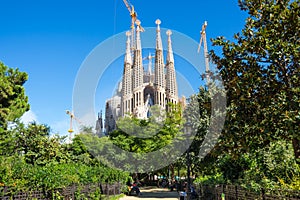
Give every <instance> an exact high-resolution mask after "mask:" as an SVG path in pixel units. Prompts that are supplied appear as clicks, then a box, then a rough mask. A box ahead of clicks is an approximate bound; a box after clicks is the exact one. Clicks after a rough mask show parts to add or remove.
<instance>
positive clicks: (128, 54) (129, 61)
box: [124, 31, 132, 65]
mask: <svg viewBox="0 0 300 200" xmlns="http://www.w3.org/2000/svg"><path fill="white" fill-rule="evenodd" d="M130 35H131V33H130V32H129V31H127V32H126V36H127V42H126V55H125V59H124V62H125V64H130V65H131V64H132V58H131V51H130Z"/></svg>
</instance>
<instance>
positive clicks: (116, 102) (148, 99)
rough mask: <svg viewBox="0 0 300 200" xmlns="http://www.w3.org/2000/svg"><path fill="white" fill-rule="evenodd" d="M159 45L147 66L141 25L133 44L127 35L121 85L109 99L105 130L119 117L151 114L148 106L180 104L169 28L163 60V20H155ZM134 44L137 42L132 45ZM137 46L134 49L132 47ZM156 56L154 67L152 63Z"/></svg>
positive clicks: (164, 106)
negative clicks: (161, 21) (161, 22)
mask: <svg viewBox="0 0 300 200" xmlns="http://www.w3.org/2000/svg"><path fill="white" fill-rule="evenodd" d="M156 25H157V28H156V48H155V56H151V54H150V55H149V56H148V57H146V59H148V60H149V63H148V66H147V69H144V67H143V63H142V62H143V57H142V47H141V37H140V32H141V30H140V27H139V26H137V28H136V32H135V35H134V36H135V37H134V41H133V43H132V42H131V41H130V38H131V36H130V34H129V32H127V33H126V35H127V43H126V53H125V58H124V70H123V77H122V83H121V87H119V88H118V91H117V93H116V95H115V96H113V97H112V98H111V99H108V100H107V101H106V108H105V130H106V132H107V133H109V132H111V131H113V130H114V129H115V128H116V120H117V119H118V118H119V117H124V116H126V115H134V116H136V117H137V118H140V119H145V118H148V117H149V116H150V113H149V108H150V107H151V106H153V105H159V106H160V107H161V108H162V109H167V104H168V103H169V102H172V103H174V104H177V103H178V102H179V100H178V91H177V82H176V72H175V67H174V55H173V50H172V41H171V35H172V32H171V31H170V30H168V31H167V33H166V34H167V35H168V49H167V56H166V62H164V56H163V46H162V39H161V31H160V20H156ZM132 44H134V45H132ZM132 47H134V48H132ZM152 58H154V61H155V62H154V67H153V66H152Z"/></svg>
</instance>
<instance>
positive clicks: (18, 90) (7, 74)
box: [0, 62, 29, 132]
mask: <svg viewBox="0 0 300 200" xmlns="http://www.w3.org/2000/svg"><path fill="white" fill-rule="evenodd" d="M27 79H28V76H27V74H26V73H25V72H20V71H19V70H18V69H12V68H8V67H7V66H5V65H4V64H3V63H2V62H0V80H1V81H0V132H1V129H2V130H3V129H4V130H5V129H6V128H7V123H8V122H13V121H15V120H16V119H18V118H20V117H21V116H22V115H23V114H24V113H25V112H26V111H28V110H29V104H28V97H27V96H26V95H25V89H24V87H23V85H24V83H25V82H26V81H27Z"/></svg>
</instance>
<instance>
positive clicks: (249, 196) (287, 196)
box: [196, 185, 300, 200]
mask: <svg viewBox="0 0 300 200" xmlns="http://www.w3.org/2000/svg"><path fill="white" fill-rule="evenodd" d="M196 190H197V192H198V194H199V199H205V200H222V197H223V198H224V199H226V200H273V199H274V200H275V199H276V200H278V199H282V200H300V191H293V190H279V189H276V190H270V189H264V188H262V189H261V190H260V191H257V192H254V191H249V190H247V189H245V188H242V187H241V186H236V185H215V186H211V185H196Z"/></svg>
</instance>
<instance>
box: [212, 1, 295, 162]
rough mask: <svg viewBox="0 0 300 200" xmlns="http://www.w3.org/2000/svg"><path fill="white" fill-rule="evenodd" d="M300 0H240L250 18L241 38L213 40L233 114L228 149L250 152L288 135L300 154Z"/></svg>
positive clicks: (214, 58)
mask: <svg viewBox="0 0 300 200" xmlns="http://www.w3.org/2000/svg"><path fill="white" fill-rule="evenodd" d="M299 5H300V4H299V1H291V0H262V1H253V0H239V6H240V8H241V9H242V10H244V11H247V12H248V14H249V17H248V18H247V20H246V24H245V26H244V28H243V30H242V31H241V32H240V33H237V34H235V35H234V39H235V41H233V42H232V41H229V40H227V39H225V38H224V37H218V38H216V39H213V40H212V41H213V45H214V46H220V47H222V55H217V53H216V52H215V51H211V52H210V55H211V58H212V61H213V62H214V63H215V64H216V65H217V68H218V71H219V73H220V75H221V77H222V79H223V81H224V86H225V88H226V90H227V98H228V103H227V106H228V108H229V109H228V111H227V113H228V115H227V121H226V125H225V129H224V132H223V135H224V137H225V138H226V140H224V143H222V144H221V146H223V147H224V148H223V149H227V150H230V151H242V152H246V151H249V150H250V149H251V148H252V149H255V148H257V147H264V146H266V145H268V144H269V143H270V142H272V141H277V140H280V139H284V140H286V141H290V142H292V143H293V147H294V154H295V158H298V159H299V158H300V148H299V147H300V146H299V139H300V134H299V132H300V126H299V124H300V109H299V108H300V66H299V57H300V52H299V51H300V39H299V36H300V32H299V30H300V23H299V16H300V9H299Z"/></svg>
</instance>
